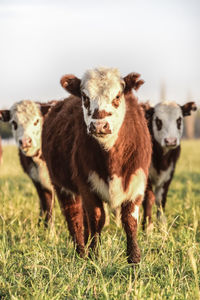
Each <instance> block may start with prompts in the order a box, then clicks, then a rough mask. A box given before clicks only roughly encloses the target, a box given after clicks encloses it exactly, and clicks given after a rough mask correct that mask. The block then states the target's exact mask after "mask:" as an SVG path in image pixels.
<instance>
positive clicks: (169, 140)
mask: <svg viewBox="0 0 200 300" xmlns="http://www.w3.org/2000/svg"><path fill="white" fill-rule="evenodd" d="M164 141H165V145H166V146H167V147H175V146H176V145H177V138H175V137H172V138H165V139H164Z"/></svg>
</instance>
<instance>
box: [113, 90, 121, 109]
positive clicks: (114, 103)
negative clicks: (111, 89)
mask: <svg viewBox="0 0 200 300" xmlns="http://www.w3.org/2000/svg"><path fill="white" fill-rule="evenodd" d="M120 97H121V93H120V92H119V93H118V94H117V96H116V97H115V99H113V101H112V105H113V106H114V107H115V108H117V107H118V106H119V105H120Z"/></svg>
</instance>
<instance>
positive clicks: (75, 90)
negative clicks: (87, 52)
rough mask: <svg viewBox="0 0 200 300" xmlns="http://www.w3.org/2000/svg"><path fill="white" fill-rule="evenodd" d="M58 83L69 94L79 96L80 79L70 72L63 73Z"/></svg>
mask: <svg viewBox="0 0 200 300" xmlns="http://www.w3.org/2000/svg"><path fill="white" fill-rule="evenodd" d="M60 84H61V85H62V87H63V88H64V89H65V90H67V91H68V92H69V93H70V94H72V95H74V96H78V97H81V80H80V79H79V78H77V77H76V76H74V75H71V74H67V75H64V76H63V77H62V78H61V80H60Z"/></svg>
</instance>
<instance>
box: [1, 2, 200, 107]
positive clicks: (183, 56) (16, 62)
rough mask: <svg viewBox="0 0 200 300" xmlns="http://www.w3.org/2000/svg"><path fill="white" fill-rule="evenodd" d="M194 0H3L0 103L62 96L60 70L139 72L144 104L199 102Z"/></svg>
mask: <svg viewBox="0 0 200 300" xmlns="http://www.w3.org/2000/svg"><path fill="white" fill-rule="evenodd" d="M199 16H200V1H199V0H124V1H121V0H115V1H112V0H107V1H106V0H101V1H98V0H84V1H81V0H76V1H71V0H70V1H69V0H65V1H64V0H63V1H62V0H55V1H51V0H46V1H45V0H40V1H38V0H0V82H1V84H0V107H1V108H9V107H10V106H11V105H12V104H13V103H14V102H17V101H20V100H22V99H30V100H35V101H42V102H43V101H48V100H53V99H62V98H64V97H66V96H67V92H66V91H65V90H64V89H63V88H62V87H61V86H60V83H59V81H60V78H61V77H62V75H64V74H67V73H71V74H75V75H76V76H77V77H80V78H81V77H82V75H83V74H84V72H85V71H86V70H87V69H91V68H94V67H98V66H107V67H117V68H118V69H119V70H120V73H121V76H122V77H123V76H126V75H127V74H128V73H130V72H138V73H140V74H141V76H142V78H143V79H144V80H145V84H144V85H143V86H142V87H141V88H140V90H139V91H138V96H139V99H140V100H141V101H146V100H150V101H151V102H154V103H156V102H159V101H160V93H161V92H160V91H161V86H164V87H165V96H166V100H170V101H172V100H173V101H177V102H178V103H181V104H183V103H185V102H186V101H188V100H190V101H196V102H197V104H198V106H199V107H200V17H199Z"/></svg>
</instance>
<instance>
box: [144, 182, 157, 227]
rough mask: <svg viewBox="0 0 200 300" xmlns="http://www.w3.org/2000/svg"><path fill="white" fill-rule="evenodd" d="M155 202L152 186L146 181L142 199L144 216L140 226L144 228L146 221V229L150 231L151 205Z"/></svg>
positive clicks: (151, 224) (151, 225)
mask: <svg viewBox="0 0 200 300" xmlns="http://www.w3.org/2000/svg"><path fill="white" fill-rule="evenodd" d="M154 202H155V195H154V193H153V191H152V186H151V184H150V183H148V185H147V188H146V191H145V196H144V200H143V202H142V205H143V209H144V216H143V222H142V228H143V230H144V229H145V225H146V222H147V231H150V230H151V229H152V227H153V223H152V206H153V204H154Z"/></svg>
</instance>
